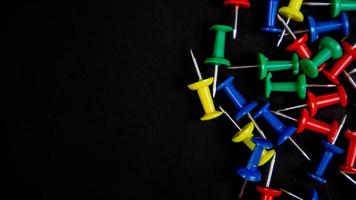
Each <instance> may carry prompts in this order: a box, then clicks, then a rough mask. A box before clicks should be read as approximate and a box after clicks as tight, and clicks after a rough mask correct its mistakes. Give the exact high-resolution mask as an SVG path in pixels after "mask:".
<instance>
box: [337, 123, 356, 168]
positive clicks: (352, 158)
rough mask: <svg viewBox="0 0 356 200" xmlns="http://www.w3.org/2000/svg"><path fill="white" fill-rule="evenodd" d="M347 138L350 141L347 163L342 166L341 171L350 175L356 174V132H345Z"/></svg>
mask: <svg viewBox="0 0 356 200" xmlns="http://www.w3.org/2000/svg"><path fill="white" fill-rule="evenodd" d="M345 138H346V139H347V140H349V146H348V149H347V154H346V161H345V163H344V165H342V166H340V170H341V171H342V172H345V173H348V174H356V168H355V164H356V132H352V131H350V130H347V131H346V132H345Z"/></svg>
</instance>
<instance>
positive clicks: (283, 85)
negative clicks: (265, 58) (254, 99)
mask: <svg viewBox="0 0 356 200" xmlns="http://www.w3.org/2000/svg"><path fill="white" fill-rule="evenodd" d="M271 78H272V74H271V73H268V74H267V77H266V79H265V96H266V98H269V97H270V96H271V93H272V91H278V92H296V93H297V95H298V97H299V98H300V99H305V96H306V92H307V87H321V88H330V87H336V85H333V84H324V85H321V84H307V82H306V78H305V75H304V74H300V75H299V76H298V77H297V81H296V82H274V83H273V82H272V81H271Z"/></svg>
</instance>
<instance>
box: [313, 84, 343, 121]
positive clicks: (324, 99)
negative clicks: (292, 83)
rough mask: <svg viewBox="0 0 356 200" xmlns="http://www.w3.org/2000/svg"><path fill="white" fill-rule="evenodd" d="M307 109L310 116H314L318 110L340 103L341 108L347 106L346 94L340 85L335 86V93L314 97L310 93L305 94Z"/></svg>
mask: <svg viewBox="0 0 356 200" xmlns="http://www.w3.org/2000/svg"><path fill="white" fill-rule="evenodd" d="M307 98H308V104H307V105H308V108H309V111H310V115H311V116H315V115H316V113H317V112H318V109H319V108H324V107H328V106H331V105H335V104H338V103H340V105H341V106H342V107H346V106H347V94H346V91H345V89H344V87H342V86H341V85H338V86H337V92H336V93H331V94H325V95H321V96H317V97H316V96H314V94H313V93H312V92H307Z"/></svg>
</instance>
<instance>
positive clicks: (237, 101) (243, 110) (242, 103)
mask: <svg viewBox="0 0 356 200" xmlns="http://www.w3.org/2000/svg"><path fill="white" fill-rule="evenodd" d="M233 81H234V77H233V76H229V77H228V78H227V79H226V80H225V81H224V82H222V83H221V84H220V85H219V86H218V87H217V88H216V91H220V90H224V92H225V93H226V95H227V96H228V97H229V98H230V100H231V101H232V103H233V104H234V106H235V108H236V109H237V113H236V115H235V120H239V119H241V118H242V117H243V116H245V115H247V114H248V113H249V112H250V111H251V110H253V109H254V108H255V107H256V106H257V105H258V103H257V102H256V101H252V102H247V100H246V99H245V97H244V96H242V94H241V93H240V92H239V91H238V90H237V89H236V87H235V86H234V85H233V83H232V82H233Z"/></svg>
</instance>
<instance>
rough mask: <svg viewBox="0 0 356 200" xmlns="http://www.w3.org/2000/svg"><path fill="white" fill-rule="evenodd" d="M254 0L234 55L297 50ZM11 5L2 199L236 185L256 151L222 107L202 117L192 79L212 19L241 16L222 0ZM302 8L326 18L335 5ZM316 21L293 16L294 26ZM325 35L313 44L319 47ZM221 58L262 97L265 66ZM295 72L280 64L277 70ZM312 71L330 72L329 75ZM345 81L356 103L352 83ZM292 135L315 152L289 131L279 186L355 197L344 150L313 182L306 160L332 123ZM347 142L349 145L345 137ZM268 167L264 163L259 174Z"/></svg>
mask: <svg viewBox="0 0 356 200" xmlns="http://www.w3.org/2000/svg"><path fill="white" fill-rule="evenodd" d="M251 3H252V8H251V9H249V10H243V9H241V11H240V16H239V33H238V39H237V41H232V40H231V35H228V39H227V44H226V57H227V58H229V59H230V60H231V62H232V63H233V64H235V65H244V64H256V59H255V57H256V53H257V52H262V53H265V54H266V55H267V56H268V57H270V58H272V59H289V58H290V54H287V53H285V52H284V45H286V44H288V43H290V42H291V40H290V38H286V40H285V42H284V44H283V45H282V47H281V48H279V49H277V48H275V43H276V41H277V37H276V36H273V35H269V34H265V33H262V32H260V31H259V28H260V27H261V26H262V25H263V24H264V15H265V14H264V13H265V3H264V1H252V2H251ZM287 3H288V2H287V1H282V4H283V5H286V4H287ZM1 10H2V12H1V13H2V14H1V15H2V16H3V19H6V20H7V21H6V22H5V23H4V24H5V26H4V27H5V28H4V29H3V31H4V32H5V35H4V37H3V41H4V43H3V44H4V45H3V47H5V48H4V50H5V51H4V54H3V55H4V56H3V62H4V64H3V65H2V68H3V73H2V76H3V78H2V80H1V83H2V84H1V85H2V86H1V87H2V88H3V97H2V100H3V103H2V113H3V126H2V127H1V139H0V140H1V143H2V145H1V146H2V147H1V148H2V149H3V150H2V151H3V153H4V154H3V158H4V159H2V160H3V162H2V164H1V165H2V167H3V169H2V170H1V174H2V178H1V179H2V181H3V183H4V185H5V187H3V188H2V189H3V191H2V192H1V195H2V196H3V198H2V199H147V200H150V199H152V200H155V199H215V200H216V199H236V198H237V194H238V192H239V190H240V187H241V185H242V183H243V180H242V179H241V178H240V177H238V176H236V175H235V174H234V170H235V168H236V167H238V166H241V165H245V164H246V162H247V160H248V158H249V155H250V152H249V150H247V148H246V147H245V146H244V145H242V144H233V143H232V142H231V140H230V139H231V136H232V135H233V134H234V133H235V131H236V130H235V128H234V127H233V125H232V124H231V123H230V122H229V121H228V120H227V119H226V118H225V117H224V116H222V117H220V118H218V119H217V120H213V121H209V122H201V121H199V117H200V116H201V115H202V114H203V110H202V108H201V105H200V102H199V100H198V98H197V95H196V94H195V92H192V91H189V90H188V89H187V87H186V85H187V84H189V83H193V82H195V81H196V80H197V77H196V74H195V72H194V68H193V64H192V62H191V59H190V55H189V49H190V48H193V49H194V52H195V54H196V57H197V59H198V62H199V63H200V68H201V69H202V72H203V76H204V77H208V76H209V74H212V68H211V67H208V66H205V65H203V64H202V62H203V60H204V59H205V58H207V57H208V56H209V55H210V53H211V49H212V44H213V39H214V34H213V32H209V31H208V29H209V27H210V26H211V25H213V24H216V23H222V24H232V19H233V15H232V10H231V9H228V8H224V7H223V6H222V1H220V0H214V1H213V0H211V1H208V0H206V1H203V0H189V1H182V0H180V1H177V0H170V1H163V0H146V1H111V2H110V1H109V2H105V3H104V2H99V1H98V2H86V3H74V2H69V3H66V2H57V3H54V2H53V1H36V2H25V3H23V2H19V1H13V2H12V3H11V4H10V5H6V6H2V8H1ZM303 10H304V11H306V12H308V13H309V14H313V15H315V16H318V17H317V19H328V13H327V8H312V9H311V8H309V9H304V8H303ZM353 15H354V14H353V13H350V15H349V16H350V20H351V22H350V23H351V24H354V23H353V22H354V20H355V17H353ZM351 16H352V17H351ZM306 25H307V24H306V23H301V24H296V23H293V22H291V27H292V28H293V29H294V30H296V29H298V28H299V27H306ZM353 30H354V28H353V27H352V31H353ZM332 36H334V37H335V38H336V39H338V40H340V39H341V38H342V37H343V36H342V35H339V34H334V35H332ZM354 39H355V38H353V37H352V36H351V37H349V38H348V39H347V40H348V41H350V42H351V43H353V42H354V41H355V40H354ZM316 48H317V45H315V44H314V45H313V47H312V49H313V50H314V52H315V49H316ZM329 68H330V67H329ZM220 72H221V73H220V77H219V78H220V80H222V79H223V77H224V76H226V75H227V74H229V73H233V74H234V75H235V76H236V81H235V83H236V85H237V87H238V88H239V89H240V90H241V92H242V93H243V94H245V96H246V97H247V99H249V100H251V99H256V100H258V101H259V102H260V103H262V102H263V100H264V99H263V88H262V83H263V82H259V81H258V78H257V76H256V70H255V69H250V70H240V71H227V70H225V69H223V68H221V70H220ZM294 78H295V77H293V76H290V73H289V72H285V73H284V72H283V73H280V74H278V75H277V74H276V75H275V76H274V79H273V80H277V81H283V80H294ZM309 82H313V83H328V82H327V81H326V80H325V78H323V77H322V76H320V78H318V79H316V80H310V81H309ZM343 83H344V84H345V86H346V87H347V91H348V94H349V98H350V104H354V103H355V101H354V100H355V91H354V90H352V89H351V87H350V86H349V84H348V83H347V82H346V81H344V82H343ZM311 90H312V91H313V92H316V93H325V92H332V91H333V89H326V90H319V89H311ZM270 101H271V102H272V103H273V108H281V107H286V106H290V105H296V104H301V103H303V101H300V100H298V99H297V97H296V95H295V94H283V93H273V94H272V98H271V100H270ZM216 105H223V106H224V107H225V108H226V109H227V110H228V111H229V112H230V113H232V112H233V111H234V110H233V107H232V106H231V104H230V102H229V101H228V100H227V99H226V98H225V96H224V95H218V97H217V101H216ZM343 111H345V110H343V109H340V108H339V107H338V106H334V107H331V108H327V109H323V110H322V111H321V112H320V114H318V116H317V118H318V119H322V120H325V121H327V122H331V121H332V120H333V119H338V120H339V121H340V119H341V118H342V116H343ZM348 112H349V118H348V121H347V125H346V126H347V127H348V128H350V129H353V130H355V128H356V126H355V123H352V122H355V119H356V118H355V109H354V108H352V107H351V106H350V107H349V108H348ZM291 114H292V115H294V116H296V115H297V113H293V112H291ZM246 122H247V121H244V120H242V121H241V122H239V124H240V125H241V126H242V125H244V124H245V123H246ZM285 122H286V123H289V124H292V123H293V122H290V121H285ZM260 123H261V125H262V126H263V127H265V128H264V130H265V132H266V133H267V135H268V136H269V137H271V138H273V135H274V133H273V132H272V133H271V132H269V131H270V130H269V129H268V126H265V124H263V123H262V122H260ZM294 138H295V140H296V141H297V142H298V143H299V144H300V145H301V146H302V147H303V149H304V150H305V151H306V152H308V154H309V155H310V157H311V159H312V162H308V161H306V160H305V159H304V158H303V157H302V156H301V155H300V154H299V152H298V151H297V150H296V149H295V148H294V147H293V146H292V145H291V144H290V143H288V142H287V143H286V144H284V145H282V146H281V147H279V148H278V155H277V162H276V167H275V173H274V177H273V179H272V186H273V187H275V188H279V187H282V188H284V189H287V190H289V191H291V192H293V193H295V194H298V195H299V196H301V197H302V198H304V199H309V198H310V190H309V189H311V188H316V189H318V191H319V193H320V196H321V199H350V198H351V199H352V198H353V199H355V188H354V186H352V185H351V183H350V182H348V181H347V180H346V179H345V178H344V177H343V176H341V175H340V173H338V172H337V168H336V167H337V166H338V165H339V164H341V163H342V162H343V161H344V158H343V156H341V157H337V158H336V159H335V160H333V162H332V164H331V166H330V170H329V171H328V172H327V173H326V176H327V177H328V184H326V185H319V184H316V183H313V182H312V181H311V180H310V179H309V178H308V177H307V176H306V175H305V174H306V173H305V172H307V171H311V170H313V169H315V167H316V164H317V163H318V162H319V160H320V156H321V154H322V153H323V148H322V146H321V144H320V139H321V138H323V137H322V136H320V135H318V134H315V133H309V132H306V133H304V134H302V135H298V136H294ZM337 144H338V145H339V146H342V147H343V148H346V147H347V146H346V144H347V141H346V140H345V139H344V138H343V137H340V139H339V140H338V143H337ZM267 169H268V165H266V166H264V167H262V168H261V170H262V172H263V174H264V179H263V182H261V183H260V184H263V183H264V181H265V178H266V172H267ZM258 198H259V195H258V194H257V193H256V192H255V184H249V185H248V186H247V189H246V192H245V195H244V199H258ZM280 199H291V198H290V197H288V196H286V195H283V196H282V197H280Z"/></svg>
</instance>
